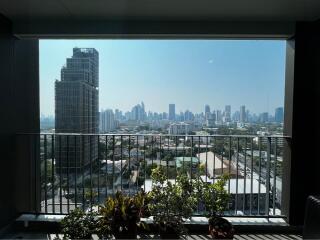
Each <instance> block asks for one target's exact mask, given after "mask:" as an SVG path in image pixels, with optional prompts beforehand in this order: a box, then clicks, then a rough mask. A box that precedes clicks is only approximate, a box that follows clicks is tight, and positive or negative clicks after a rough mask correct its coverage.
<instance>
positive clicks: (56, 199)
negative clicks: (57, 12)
mask: <svg viewBox="0 0 320 240" xmlns="http://www.w3.org/2000/svg"><path fill="white" fill-rule="evenodd" d="M24 137H27V138H28V141H30V142H31V143H32V144H31V145H30V146H32V148H33V150H34V151H36V154H37V156H38V159H39V161H37V164H36V165H35V167H36V169H35V173H36V174H39V178H38V179H40V184H38V185H37V186H38V187H37V188H36V193H35V194H36V195H37V196H36V197H35V199H38V200H39V203H37V204H38V205H39V206H36V209H35V211H36V212H37V213H45V214H67V213H69V212H70V211H71V210H72V209H74V208H76V207H80V208H82V209H84V210H88V209H90V208H92V206H94V205H96V204H99V203H103V202H104V200H105V198H106V197H108V196H111V195H114V194H115V193H116V191H122V192H123V193H125V194H128V195H132V194H135V193H137V192H138V191H141V190H145V191H149V190H150V189H151V184H152V182H151V177H150V175H151V170H152V168H154V167H156V166H161V167H162V168H164V170H165V172H166V174H167V178H168V179H169V180H170V181H175V179H176V176H177V174H178V173H180V172H184V173H186V174H188V176H189V178H192V179H196V180H199V181H206V182H208V184H210V183H213V182H215V181H216V179H217V178H219V176H221V175H222V174H228V175H229V177H230V179H229V180H228V182H227V184H226V186H225V188H226V190H227V191H228V192H229V193H230V194H231V199H230V203H229V206H228V210H227V211H225V216H245V217H268V218H269V217H283V214H282V211H281V196H282V188H283V187H285V186H283V184H282V168H283V159H284V158H283V157H284V149H285V148H286V146H287V144H288V140H289V138H288V137H284V136H263V137H262V136H253V135H249V136H248V135H201V136H195V135H130V134H129V135H119V134H51V133H48V134H47V133H46V134H42V133H41V134H28V135H24ZM200 203H201V199H199V207H198V209H197V211H195V212H194V215H199V216H202V215H204V214H205V209H203V208H202V207H201V204H200Z"/></svg>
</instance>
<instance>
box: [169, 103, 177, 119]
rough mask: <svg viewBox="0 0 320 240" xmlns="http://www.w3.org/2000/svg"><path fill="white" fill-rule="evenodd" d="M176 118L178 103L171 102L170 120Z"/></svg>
mask: <svg viewBox="0 0 320 240" xmlns="http://www.w3.org/2000/svg"><path fill="white" fill-rule="evenodd" d="M175 119H176V105H175V104H173V103H171V104H169V120H171V121H174V120H175Z"/></svg>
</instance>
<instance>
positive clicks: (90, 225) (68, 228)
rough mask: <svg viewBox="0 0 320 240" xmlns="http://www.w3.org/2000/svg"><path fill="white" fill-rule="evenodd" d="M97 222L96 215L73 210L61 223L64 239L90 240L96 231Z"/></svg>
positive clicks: (78, 209) (77, 209)
mask: <svg viewBox="0 0 320 240" xmlns="http://www.w3.org/2000/svg"><path fill="white" fill-rule="evenodd" d="M98 221H99V220H98V218H97V214H96V213H94V212H88V213H85V212H84V211H82V210H81V209H80V208H76V209H74V210H73V211H71V212H70V213H69V214H68V215H67V216H66V217H65V218H63V219H62V221H61V227H62V233H63V234H64V239H91V236H92V234H94V233H96V232H97V231H98V229H97V227H98V225H99V224H97V223H98Z"/></svg>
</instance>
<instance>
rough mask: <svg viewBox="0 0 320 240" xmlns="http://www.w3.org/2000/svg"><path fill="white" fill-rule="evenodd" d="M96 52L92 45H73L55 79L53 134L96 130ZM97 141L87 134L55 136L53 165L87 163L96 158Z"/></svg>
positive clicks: (97, 57)
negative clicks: (75, 46) (83, 46)
mask: <svg viewBox="0 0 320 240" xmlns="http://www.w3.org/2000/svg"><path fill="white" fill-rule="evenodd" d="M98 86H99V53H98V52H97V51H96V50H95V49H94V48H73V55H72V57H71V58H67V60H66V65H65V66H64V67H62V69H61V80H60V81H58V80H57V81H56V82H55V131H56V133H85V134H86V133H98V128H99V112H98V108H99V91H98ZM97 146H98V142H97V139H96V138H91V137H88V136H83V137H73V136H72V137H70V136H69V137H67V136H61V137H60V139H56V149H55V151H56V157H57V167H58V168H60V166H61V168H62V171H64V170H66V168H67V167H68V168H69V170H71V171H73V170H74V168H79V167H81V166H85V165H87V164H88V163H89V162H90V160H95V159H96V158H97Z"/></svg>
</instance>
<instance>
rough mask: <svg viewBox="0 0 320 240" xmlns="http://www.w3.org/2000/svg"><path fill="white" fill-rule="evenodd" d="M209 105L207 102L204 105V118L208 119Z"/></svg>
mask: <svg viewBox="0 0 320 240" xmlns="http://www.w3.org/2000/svg"><path fill="white" fill-rule="evenodd" d="M210 114H211V113H210V106H209V105H208V104H206V105H205V106H204V116H205V119H206V120H207V119H209V118H210Z"/></svg>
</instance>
